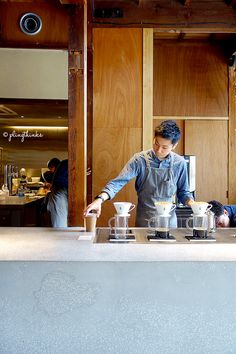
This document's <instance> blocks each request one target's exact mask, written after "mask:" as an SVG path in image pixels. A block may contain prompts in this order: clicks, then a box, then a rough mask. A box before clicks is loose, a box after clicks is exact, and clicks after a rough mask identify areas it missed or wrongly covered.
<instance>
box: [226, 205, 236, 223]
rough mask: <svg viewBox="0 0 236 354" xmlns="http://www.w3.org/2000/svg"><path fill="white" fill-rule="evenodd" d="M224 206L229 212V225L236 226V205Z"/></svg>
mask: <svg viewBox="0 0 236 354" xmlns="http://www.w3.org/2000/svg"><path fill="white" fill-rule="evenodd" d="M224 208H225V210H226V211H227V212H228V214H229V215H228V217H229V220H230V223H229V226H230V227H236V205H224Z"/></svg>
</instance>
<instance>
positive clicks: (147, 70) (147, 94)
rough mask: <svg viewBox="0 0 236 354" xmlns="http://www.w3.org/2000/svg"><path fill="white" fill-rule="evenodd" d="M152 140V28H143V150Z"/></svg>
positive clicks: (147, 147) (150, 144)
mask: <svg viewBox="0 0 236 354" xmlns="http://www.w3.org/2000/svg"><path fill="white" fill-rule="evenodd" d="M152 140H153V30H152V29H151V28H144V29H143V150H147V149H149V148H150V146H152Z"/></svg>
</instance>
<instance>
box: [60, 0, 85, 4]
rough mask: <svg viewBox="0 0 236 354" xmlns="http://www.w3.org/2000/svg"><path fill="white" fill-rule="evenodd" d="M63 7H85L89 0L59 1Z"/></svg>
mask: <svg viewBox="0 0 236 354" xmlns="http://www.w3.org/2000/svg"><path fill="white" fill-rule="evenodd" d="M59 1H60V3H61V4H62V5H84V4H86V3H87V0H59Z"/></svg>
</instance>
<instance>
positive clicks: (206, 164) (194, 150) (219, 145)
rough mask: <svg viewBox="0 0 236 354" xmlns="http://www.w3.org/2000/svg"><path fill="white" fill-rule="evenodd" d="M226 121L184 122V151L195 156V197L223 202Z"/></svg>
mask: <svg viewBox="0 0 236 354" xmlns="http://www.w3.org/2000/svg"><path fill="white" fill-rule="evenodd" d="M227 139H228V122H226V121H222V122H221V121H211V120H206V121H190V120H188V121H186V122H185V153H186V154H187V155H196V170H197V171H196V199H197V200H205V201H208V200H211V199H217V200H219V201H220V202H221V203H227V202H228V199H227V189H228V188H227V184H228V180H227V174H228V140H227Z"/></svg>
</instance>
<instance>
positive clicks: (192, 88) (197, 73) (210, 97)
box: [154, 40, 228, 117]
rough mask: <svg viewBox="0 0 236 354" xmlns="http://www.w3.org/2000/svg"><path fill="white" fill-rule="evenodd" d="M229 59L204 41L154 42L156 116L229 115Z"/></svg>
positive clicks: (217, 48)
mask: <svg viewBox="0 0 236 354" xmlns="http://www.w3.org/2000/svg"><path fill="white" fill-rule="evenodd" d="M227 85H228V72H227V59H226V58H225V57H224V55H223V53H222V50H221V49H220V47H218V46H216V45H214V46H213V45H211V44H209V43H207V42H200V41H195V42H194V41H190V40H186V41H172V40H168V41H161V40H160V41H159V40H157V41H155V42H154V116H162V115H165V116H168V115H170V116H181V115H182V116H199V117H201V116H206V117H211V116H212V117H218V116H222V117H224V116H228V86H227Z"/></svg>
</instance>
